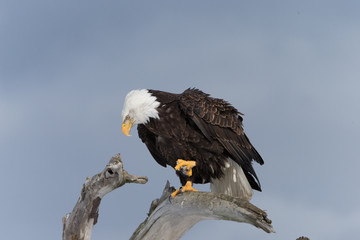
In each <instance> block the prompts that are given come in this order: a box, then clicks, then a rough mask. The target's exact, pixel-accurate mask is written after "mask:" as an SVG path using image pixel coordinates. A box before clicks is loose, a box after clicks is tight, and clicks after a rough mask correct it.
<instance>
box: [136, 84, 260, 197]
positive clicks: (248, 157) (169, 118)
mask: <svg viewBox="0 0 360 240" xmlns="http://www.w3.org/2000/svg"><path fill="white" fill-rule="evenodd" d="M149 92H150V93H151V95H152V96H154V97H156V100H157V101H158V102H160V106H159V107H158V108H157V111H158V113H159V118H150V120H149V121H148V122H147V123H145V124H138V134H139V137H140V138H141V139H142V141H143V142H144V143H145V144H146V146H147V148H148V149H149V151H150V153H151V154H152V156H153V157H154V159H155V160H156V161H157V162H158V163H159V164H160V165H162V166H164V167H165V166H166V165H170V166H172V167H175V165H176V160H177V159H185V160H195V161H196V164H197V165H196V167H194V168H193V175H192V176H191V177H187V176H185V175H183V174H181V173H178V175H179V177H180V181H181V183H182V184H183V185H184V184H185V182H186V181H187V180H191V181H193V182H194V183H207V182H209V181H211V179H214V178H221V177H222V176H223V169H224V168H225V166H226V161H227V159H228V158H231V159H233V160H234V161H235V162H236V163H237V164H239V165H240V166H241V168H242V169H243V171H244V173H245V176H246V178H247V180H248V181H249V183H250V185H251V187H252V188H253V189H256V190H259V191H261V186H260V182H259V180H258V178H257V176H256V173H255V171H254V169H253V166H252V161H253V160H254V161H256V162H258V163H259V164H261V165H262V164H263V163H264V161H263V159H262V158H261V156H260V155H259V153H258V152H257V151H256V149H255V148H254V147H253V146H252V144H251V143H250V141H249V139H248V137H247V136H246V134H245V133H244V130H243V127H242V120H243V118H242V117H241V115H242V114H241V113H240V112H239V111H237V110H236V109H235V108H234V107H233V106H231V105H230V104H229V103H227V102H226V101H224V100H222V99H217V98H212V97H210V96H209V95H208V94H205V93H203V92H202V91H200V90H198V89H187V90H185V91H184V92H183V93H182V94H173V93H168V92H162V91H156V90H149ZM189 178H190V179H189Z"/></svg>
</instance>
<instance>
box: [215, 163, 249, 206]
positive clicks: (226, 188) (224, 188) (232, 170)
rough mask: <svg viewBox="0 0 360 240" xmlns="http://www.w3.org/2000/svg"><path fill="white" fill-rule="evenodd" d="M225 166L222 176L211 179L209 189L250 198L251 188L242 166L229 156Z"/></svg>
mask: <svg viewBox="0 0 360 240" xmlns="http://www.w3.org/2000/svg"><path fill="white" fill-rule="evenodd" d="M225 166H226V167H225V168H224V169H223V171H224V176H223V177H222V178H220V179H212V180H211V184H210V189H211V191H212V192H217V193H223V194H226V195H230V196H233V197H240V198H245V199H247V200H250V199H251V197H252V195H253V190H252V188H251V186H250V183H249V181H248V180H247V178H246V176H245V174H244V171H243V170H242V168H241V167H240V166H239V164H237V163H236V162H234V160H232V159H230V158H228V162H227V163H226V164H225Z"/></svg>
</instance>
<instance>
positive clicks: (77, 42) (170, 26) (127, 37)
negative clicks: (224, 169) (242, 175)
mask: <svg viewBox="0 0 360 240" xmlns="http://www.w3.org/2000/svg"><path fill="white" fill-rule="evenodd" d="M359 9H360V3H359V2H358V1H209V0H207V1H205V0H204V1H115V0H113V1H101V2H100V1H67V0H66V1H44V0H34V1H25V0H24V1H13V0H11V1H10V0H3V1H1V2H0V161H1V162H0V164H1V166H0V167H1V170H2V174H1V175H0V181H1V183H2V192H3V193H2V195H1V198H0V204H1V207H2V218H1V220H0V226H1V235H2V238H4V239H60V238H61V232H62V223H61V218H62V216H63V215H65V214H66V213H67V212H70V211H71V210H72V208H73V206H74V205H75V203H76V201H77V199H78V196H79V193H80V190H81V185H82V184H83V182H84V181H85V178H86V177H87V176H92V175H94V174H95V173H97V172H99V171H101V170H102V169H103V168H104V166H105V164H106V163H107V162H108V160H109V159H110V158H111V156H113V155H115V154H116V153H118V152H119V153H121V154H122V157H123V161H124V165H125V169H126V170H128V171H129V172H130V173H133V174H137V175H146V176H148V177H149V182H148V183H147V184H146V185H127V186H124V187H123V188H121V189H119V190H117V191H115V192H112V193H110V194H109V195H107V196H106V197H105V198H104V199H103V201H102V204H101V207H100V217H99V222H98V224H97V225H96V226H95V229H94V233H93V239H128V238H129V237H130V236H131V234H132V232H133V231H134V230H135V229H136V227H137V226H138V225H139V224H140V223H141V222H142V221H143V220H144V219H145V217H146V213H147V211H148V208H149V205H150V203H151V201H152V200H153V199H154V198H156V197H159V196H160V194H161V192H162V189H163V186H164V185H165V182H166V180H168V179H169V180H170V182H171V184H172V185H174V186H176V187H179V186H180V184H179V182H178V179H177V178H176V176H175V174H174V170H173V169H170V168H162V167H161V166H160V165H158V164H157V163H156V162H155V161H154V160H153V159H152V157H151V155H150V154H149V153H148V150H147V149H146V147H145V145H143V144H142V142H141V141H140V140H139V139H138V137H137V133H136V132H133V134H132V135H133V137H131V138H128V137H125V136H124V135H122V133H121V109H122V105H123V99H124V97H125V95H126V93H127V92H128V91H129V90H131V89H138V88H151V89H159V90H165V91H171V92H178V93H179V92H182V91H183V90H185V89H186V88H188V87H198V88H200V89H202V90H203V91H205V92H208V93H210V94H211V95H212V96H214V97H220V98H224V99H226V100H228V101H229V102H231V103H232V104H233V105H234V106H235V107H236V108H238V110H239V111H241V112H243V113H245V117H244V119H245V120H244V127H245V131H246V133H247V135H248V136H249V138H250V140H251V141H252V143H253V144H254V145H255V147H256V148H257V150H258V151H259V152H260V154H261V155H262V157H263V159H264V161H265V165H263V166H258V165H255V170H256V172H257V174H258V176H259V179H260V181H261V184H262V187H263V192H262V193H256V194H255V196H254V198H253V202H254V203H255V204H256V205H257V206H259V207H260V208H262V209H266V210H267V212H268V214H269V218H270V219H272V220H273V226H274V228H275V230H276V232H277V233H276V234H271V235H269V234H265V233H263V232H262V231H261V230H259V229H256V228H254V227H252V226H250V225H246V224H239V223H231V222H225V221H204V222H201V223H199V224H198V225H196V226H195V227H194V228H193V229H191V230H190V231H189V232H188V233H187V234H186V235H185V236H184V238H183V239H196V238H200V239H201V238H204V236H206V237H207V239H209V240H212V239H219V238H221V239H239V238H240V236H242V239H261V240H264V239H279V240H282V239H284V240H285V239H287V240H288V239H296V238H297V237H299V236H301V235H305V236H308V237H310V238H311V239H328V240H337V239H355V238H356V237H358V236H359V234H360V230H359V224H360V221H359V219H360V207H359V205H358V201H359V198H360V192H359V190H358V187H357V184H358V183H359V181H360V177H359V174H358V169H359V168H360V162H359V157H358V155H359V154H358V149H359V135H360V121H359V119H360V110H359V109H360V107H359V103H360V96H359V93H358V91H359V89H360V80H359V79H360V73H359V62H360V44H359V42H360V28H359V24H360V15H359V14H358V10H359ZM196 187H197V188H199V189H201V190H207V191H208V188H209V187H208V186H207V185H205V186H196Z"/></svg>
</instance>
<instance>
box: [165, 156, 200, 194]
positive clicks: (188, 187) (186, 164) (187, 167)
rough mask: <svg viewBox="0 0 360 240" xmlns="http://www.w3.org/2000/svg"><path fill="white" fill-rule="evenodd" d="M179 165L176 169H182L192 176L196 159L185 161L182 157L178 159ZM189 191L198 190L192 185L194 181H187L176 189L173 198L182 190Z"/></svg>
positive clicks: (183, 172)
mask: <svg viewBox="0 0 360 240" xmlns="http://www.w3.org/2000/svg"><path fill="white" fill-rule="evenodd" d="M176 163H177V165H176V166H175V170H176V171H181V173H182V174H184V175H186V176H188V177H191V176H192V168H193V167H195V166H196V162H195V161H185V160H182V159H178V160H177V162H176ZM189 191H193V192H194V191H198V190H196V189H194V188H193V187H192V182H191V181H189V180H188V181H187V182H186V184H185V185H184V186H182V187H181V188H180V189H178V190H176V191H175V192H173V193H171V198H174V197H175V196H176V195H177V194H179V193H180V192H189Z"/></svg>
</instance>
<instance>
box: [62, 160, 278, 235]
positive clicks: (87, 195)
mask: <svg viewBox="0 0 360 240" xmlns="http://www.w3.org/2000/svg"><path fill="white" fill-rule="evenodd" d="M131 182H134V183H141V184H144V183H146V182H147V178H146V177H139V176H134V175H131V174H128V173H127V172H126V171H125V170H124V169H123V164H122V161H121V158H120V154H117V155H115V156H114V157H113V158H111V160H110V162H109V163H108V164H107V165H106V168H105V169H104V170H103V171H102V172H101V173H99V174H96V175H95V176H93V177H92V178H91V179H87V180H86V182H85V183H84V185H83V187H82V190H81V196H80V198H79V200H78V202H77V203H76V205H75V207H74V209H73V211H72V213H69V214H67V215H65V216H64V217H63V240H70V239H71V240H90V239H91V233H92V228H93V226H94V225H95V224H96V222H97V219H98V215H99V212H98V211H99V205H100V202H101V199H102V198H103V197H104V196H105V194H107V193H109V192H111V191H112V190H114V189H116V188H118V187H121V186H122V185H124V184H125V183H131ZM174 190H175V189H174V188H173V187H170V184H169V182H167V184H166V186H165V189H164V191H163V194H162V196H161V197H160V198H159V199H155V200H154V201H153V202H152V203H151V207H150V211H149V214H148V217H147V218H146V220H145V221H144V222H143V223H141V224H140V225H139V227H138V228H137V229H136V230H135V232H134V234H133V235H132V236H131V238H130V239H133V240H137V239H164V240H167V239H179V238H180V237H181V236H182V235H183V234H184V233H185V232H187V231H188V230H189V229H190V228H191V227H192V226H194V225H195V224H196V223H198V222H199V221H201V220H205V219H217V220H229V221H236V222H244V223H249V224H251V225H253V226H255V227H257V228H261V229H263V230H264V231H265V232H267V233H271V232H274V230H273V228H272V226H271V220H269V219H268V218H267V214H266V213H265V212H264V211H263V210H261V209H259V208H258V207H256V206H254V205H253V204H251V203H250V202H248V201H247V200H244V199H239V198H234V197H231V196H227V195H224V194H216V193H212V192H186V193H182V194H179V195H177V196H176V197H175V198H174V199H171V198H170V193H171V192H173V191H174Z"/></svg>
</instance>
